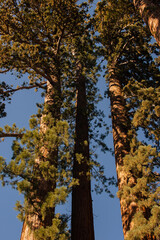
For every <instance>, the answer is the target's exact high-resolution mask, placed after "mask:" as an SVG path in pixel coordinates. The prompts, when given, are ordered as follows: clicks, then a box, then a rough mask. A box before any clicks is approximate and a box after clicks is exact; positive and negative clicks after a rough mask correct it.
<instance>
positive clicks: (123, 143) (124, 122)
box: [109, 70, 136, 238]
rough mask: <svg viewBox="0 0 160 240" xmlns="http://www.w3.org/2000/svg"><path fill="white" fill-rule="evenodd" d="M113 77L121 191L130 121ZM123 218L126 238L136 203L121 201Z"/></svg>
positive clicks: (112, 107) (114, 129)
mask: <svg viewBox="0 0 160 240" xmlns="http://www.w3.org/2000/svg"><path fill="white" fill-rule="evenodd" d="M110 73H111V77H110V80H109V92H110V100H111V115H112V129H113V140H114V150H115V160H116V171H117V179H118V188H119V190H120V189H122V187H123V186H124V185H125V184H126V183H127V180H128V179H127V177H126V176H125V175H126V174H125V172H123V171H122V170H121V169H120V168H121V166H123V158H124V156H125V155H126V154H128V153H129V151H130V142H129V140H128V137H127V133H128V130H129V119H128V117H127V113H126V109H125V100H124V97H123V94H122V89H121V84H120V81H119V79H118V78H117V76H115V74H114V70H113V71H112V70H111V71H110ZM120 206H121V216H122V224H123V233H124V238H125V237H126V233H127V231H128V230H130V227H131V226H130V225H131V220H132V216H133V215H134V213H135V211H136V205H135V203H134V202H133V203H131V204H129V205H126V203H125V202H124V200H122V199H120Z"/></svg>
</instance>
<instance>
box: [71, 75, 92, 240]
mask: <svg viewBox="0 0 160 240" xmlns="http://www.w3.org/2000/svg"><path fill="white" fill-rule="evenodd" d="M86 104H87V100H86V88H85V78H84V77H83V76H82V75H81V74H79V76H78V80H77V112H76V130H75V131H76V133H75V134H76V137H75V156H74V166H73V177H74V178H75V179H78V180H79V185H77V186H74V187H73V191H72V220H71V239H72V240H94V226H93V210H92V199H91V182H90V176H89V173H90V167H89V142H88V119H87V112H86ZM77 154H81V155H82V157H83V159H81V161H80V162H78V160H77V158H76V155H77ZM87 175H88V176H87Z"/></svg>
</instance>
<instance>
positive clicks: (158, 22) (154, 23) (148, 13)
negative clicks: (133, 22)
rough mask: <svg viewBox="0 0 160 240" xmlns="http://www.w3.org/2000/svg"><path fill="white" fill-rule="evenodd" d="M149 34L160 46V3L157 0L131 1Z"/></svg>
mask: <svg viewBox="0 0 160 240" xmlns="http://www.w3.org/2000/svg"><path fill="white" fill-rule="evenodd" d="M133 3H134V5H135V7H136V8H137V9H138V10H139V12H140V14H141V16H142V18H143V19H144V21H145V22H146V24H147V25H148V27H149V29H150V31H151V34H152V35H153V36H154V38H155V39H156V41H157V43H158V45H159V46H160V3H159V1H157V0H133Z"/></svg>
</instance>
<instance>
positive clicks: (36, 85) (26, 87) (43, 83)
mask: <svg viewBox="0 0 160 240" xmlns="http://www.w3.org/2000/svg"><path fill="white" fill-rule="evenodd" d="M45 84H46V82H42V83H35V84H34V85H32V86H22V87H18V88H16V89H11V90H7V91H3V89H1V90H0V93H1V94H5V93H13V92H17V91H19V90H23V89H32V88H35V87H40V88H43V89H46V87H45V86H43V85H45Z"/></svg>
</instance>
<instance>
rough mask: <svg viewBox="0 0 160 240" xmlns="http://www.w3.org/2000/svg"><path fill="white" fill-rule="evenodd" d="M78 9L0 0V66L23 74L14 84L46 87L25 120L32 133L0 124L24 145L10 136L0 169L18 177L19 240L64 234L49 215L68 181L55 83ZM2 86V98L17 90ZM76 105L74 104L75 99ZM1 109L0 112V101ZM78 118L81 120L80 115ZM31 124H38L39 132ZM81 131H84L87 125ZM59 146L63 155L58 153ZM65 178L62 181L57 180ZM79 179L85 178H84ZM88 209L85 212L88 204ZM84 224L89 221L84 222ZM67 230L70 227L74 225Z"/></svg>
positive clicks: (78, 20) (65, 62) (69, 4)
mask: <svg viewBox="0 0 160 240" xmlns="http://www.w3.org/2000/svg"><path fill="white" fill-rule="evenodd" d="M84 13H85V12H84V11H83V9H82V11H81V12H80V11H79V9H78V7H77V6H76V4H75V1H56V2H54V1H46V2H43V1H27V2H26V1H20V2H16V1H3V2H1V26H0V29H1V68H2V69H4V71H7V70H8V71H9V70H10V71H13V70H14V71H17V72H19V73H20V74H24V73H28V74H29V79H30V82H29V83H28V84H27V85H26V84H23V83H22V87H19V89H27V88H28V89H29V88H32V87H37V88H38V87H41V86H43V87H44V84H45V88H46V93H45V103H44V108H43V111H42V112H41V113H39V116H40V119H39V116H38V119H36V117H34V118H33V119H32V120H31V127H32V128H33V129H34V130H33V131H32V132H28V133H25V134H21V130H20V131H19V132H18V133H16V131H14V130H15V129H13V128H9V129H7V128H5V130H6V131H7V132H4V131H3V130H2V129H1V137H5V136H7V135H8V136H15V137H22V140H21V144H23V145H25V146H27V148H26V147H25V146H23V147H22V146H21V144H20V143H19V142H18V141H14V143H13V147H12V148H13V151H14V156H13V160H12V161H11V163H9V165H7V164H6V163H4V165H3V174H2V176H3V179H4V177H5V176H10V177H11V179H12V178H15V179H16V178H18V177H20V178H21V179H23V180H22V181H19V180H17V179H16V180H15V183H16V184H17V185H18V188H19V189H20V191H22V192H24V195H25V206H24V208H22V206H20V205H19V206H18V208H19V209H22V211H21V212H22V213H23V212H24V213H25V216H24V218H25V223H24V226H23V230H22V235H21V240H23V239H30V240H31V239H48V238H49V239H51V238H53V237H54V238H57V234H58V236H59V237H58V239H59V238H60V237H63V238H64V237H65V233H63V226H62V229H61V226H60V223H59V222H60V219H58V217H57V216H55V214H54V209H55V205H56V204H57V203H59V202H61V201H62V202H63V201H65V198H66V196H67V191H66V188H67V187H65V186H63V187H61V185H62V184H63V185H66V184H69V183H70V178H69V173H70V172H68V173H67V174H66V173H65V171H67V170H66V167H65V165H66V163H67V162H68V164H69V157H68V156H67V153H66V155H65V148H67V143H66V142H67V139H66V137H67V135H66V134H67V133H66V131H67V123H66V122H65V121H63V116H62V115H63V114H62V112H63V110H61V107H62V99H63V94H64V93H62V89H61V88H62V87H61V85H62V82H63V84H64V83H65V80H66V81H67V77H68V75H69V71H71V69H69V64H70V63H69V61H70V60H69V54H71V53H69V52H68V49H71V42H70V41H69V39H70V38H72V39H73V38H74V36H77V35H81V33H82V28H81V25H83V18H84ZM83 30H84V28H83ZM67 69H69V71H68V74H67ZM65 76H66V77H65ZM75 78H77V77H75ZM77 81H78V80H77ZM79 81H80V80H79ZM3 85H4V86H3ZM3 85H2V87H3V88H2V94H3V96H4V97H5V94H6V96H10V93H12V92H15V91H16V90H17V91H18V90H19V89H16V90H13V89H10V88H9V87H8V88H9V91H8V92H7V91H5V90H6V89H7V85H6V84H5V83H4V84H3ZM7 94H8V95H7ZM78 98H79V97H78ZM77 107H78V109H79V108H80V107H79V101H78V100H77ZM1 109H2V114H3V115H4V113H3V112H4V105H2V107H1ZM78 111H79V110H78ZM78 122H79V123H80V124H81V125H82V123H81V120H78ZM36 125H38V126H39V127H40V130H39V131H38V129H37V127H38V126H36ZM16 130H17V129H16ZM37 131H38V132H37ZM11 132H13V133H12V134H11ZM37 134H38V135H37ZM83 134H88V130H86V133H82V135H83ZM76 136H77V139H78V138H81V137H80V136H79V134H77V131H76ZM86 140H87V139H86ZM77 141H78V140H77ZM80 141H81V140H80ZM75 148H76V147H75ZM62 149H63V150H62ZM61 151H63V156H62V157H61V158H60V156H61V154H60V152H61ZM76 151H77V150H76ZM82 155H83V152H82ZM60 159H61V161H60ZM85 161H87V160H85ZM62 165H63V166H64V167H62ZM68 167H69V166H67V168H68ZM14 169H16V170H14ZM67 175H68V176H67ZM84 175H86V173H85V174H84ZM76 177H77V176H75V178H76ZM86 177H87V176H86ZM66 178H67V180H63V179H66ZM66 181H67V182H68V183H67V182H66ZM85 181H86V182H87V184H88V183H89V181H88V180H87V178H86V180H85ZM56 185H58V188H56ZM60 187H61V188H60ZM87 191H89V192H88V193H87V194H90V191H91V190H90V188H89V189H88V190H87ZM75 201H77V199H76V200H75ZM90 201H91V199H90ZM90 204H91V203H90ZM78 208H79V206H78ZM88 209H89V211H90V207H89V206H88ZM91 212H92V210H91ZM91 214H92V213H91ZM92 218H93V217H92ZM81 221H83V219H82V220H81ZM81 224H83V222H82V223H81ZM62 225H63V220H62ZM89 226H90V222H89V225H88V226H85V227H86V228H88V227H89ZM92 228H93V224H92ZM57 229H58V230H57ZM72 231H73V232H75V229H74V227H73V228H72ZM92 231H93V229H92ZM35 233H36V235H35ZM66 234H67V233H66ZM66 237H67V235H66ZM79 237H80V236H79ZM80 239H81V238H80ZM92 239H93V238H92Z"/></svg>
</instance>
